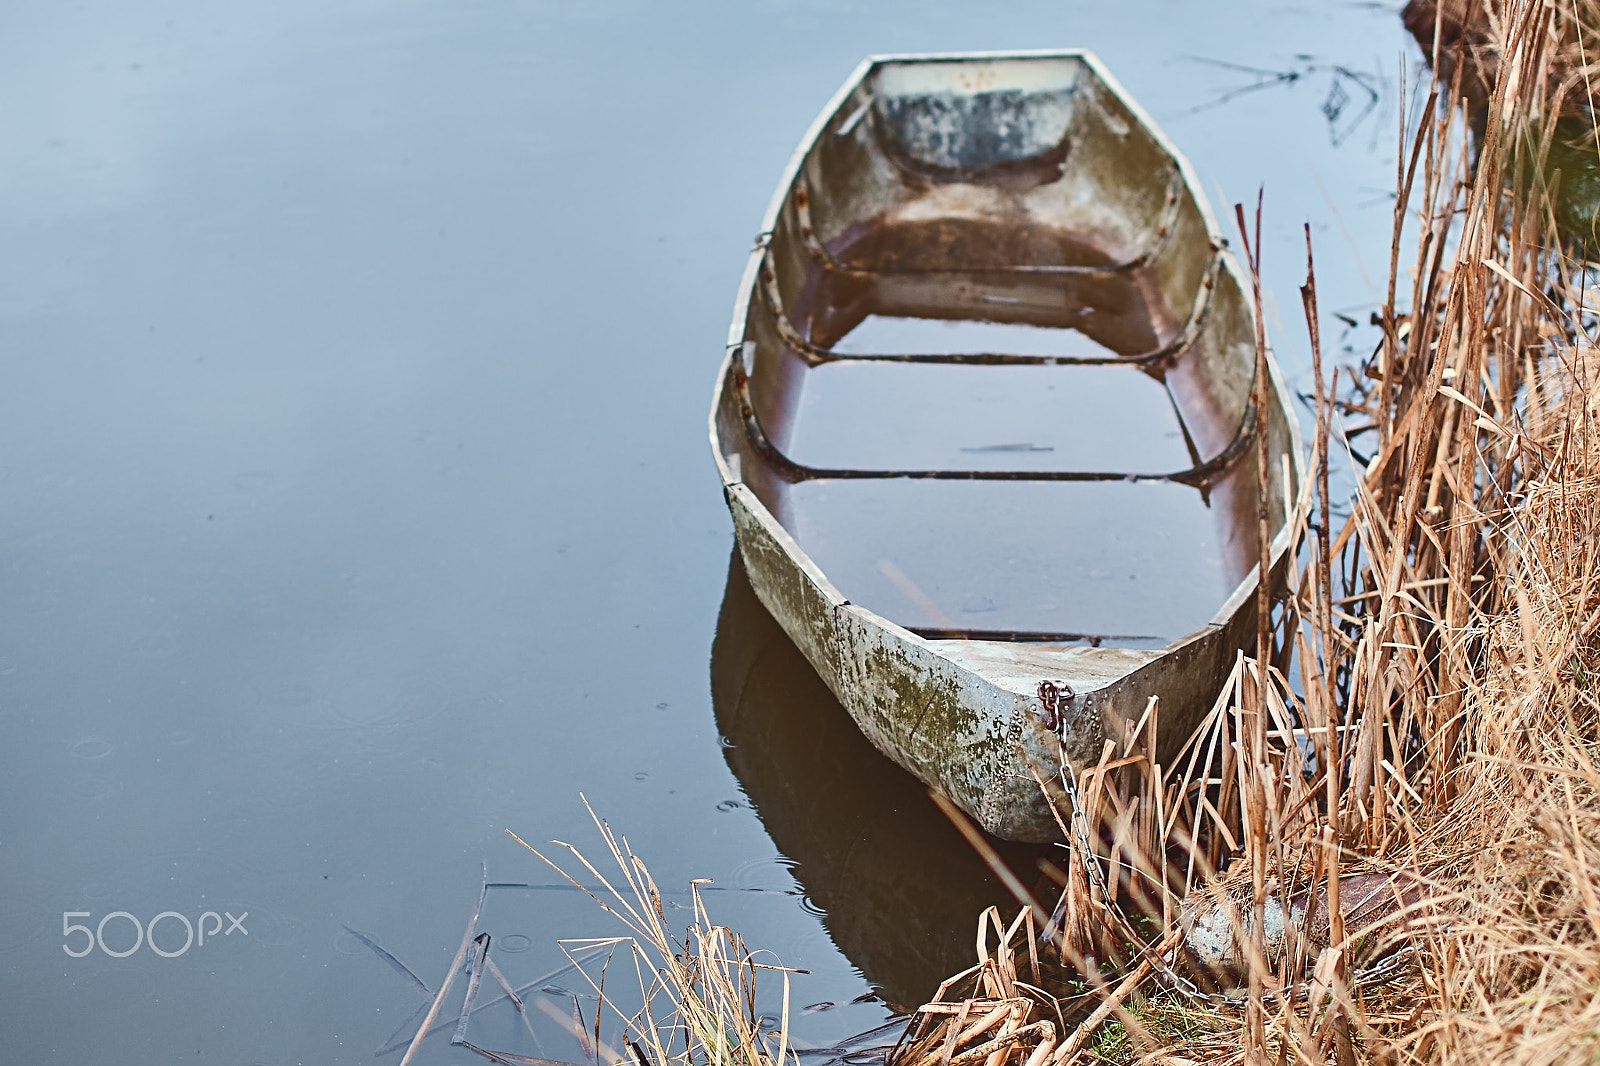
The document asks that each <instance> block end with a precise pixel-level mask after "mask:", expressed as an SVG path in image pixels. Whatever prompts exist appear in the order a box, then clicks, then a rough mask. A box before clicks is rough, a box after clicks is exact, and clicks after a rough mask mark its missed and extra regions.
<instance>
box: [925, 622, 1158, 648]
mask: <svg viewBox="0 0 1600 1066" xmlns="http://www.w3.org/2000/svg"><path fill="white" fill-rule="evenodd" d="M911 632H913V633H915V634H916V635H917V636H919V637H922V638H923V639H924V640H997V641H1003V642H1005V643H1007V644H1080V643H1082V644H1088V645H1089V646H1090V647H1094V648H1098V647H1100V645H1101V644H1102V643H1104V642H1106V641H1113V642H1124V641H1130V640H1154V641H1159V642H1160V643H1162V644H1165V643H1167V638H1166V637H1154V636H1146V635H1141V634H1136V633H1053V632H1048V631H1045V630H1033V629H961V628H953V629H952V628H948V627H946V628H937V627H917V626H912V627H911Z"/></svg>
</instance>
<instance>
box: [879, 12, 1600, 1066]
mask: <svg viewBox="0 0 1600 1066" xmlns="http://www.w3.org/2000/svg"><path fill="white" fill-rule="evenodd" d="M1413 6H1415V5H1413ZM1459 6H1460V5H1458V7H1459ZM1478 7H1481V13H1482V15H1483V18H1482V20H1481V23H1479V24H1477V25H1476V28H1474V29H1473V31H1472V34H1471V35H1463V34H1461V33H1456V35H1455V39H1456V40H1457V42H1461V41H1465V43H1466V44H1467V46H1469V48H1470V50H1471V51H1470V52H1469V54H1468V55H1466V56H1465V59H1466V61H1465V62H1463V61H1462V59H1463V57H1462V56H1461V55H1459V54H1458V55H1457V56H1456V57H1454V59H1453V60H1447V61H1442V62H1441V63H1440V64H1439V69H1440V70H1441V71H1444V72H1448V74H1449V76H1450V77H1451V79H1452V80H1451V81H1450V82H1449V83H1447V84H1444V85H1442V86H1440V87H1439V88H1438V90H1437V91H1436V94H1435V96H1434V97H1432V98H1430V100H1429V101H1428V106H1427V107H1426V108H1425V109H1424V111H1425V114H1426V115H1427V116H1428V118H1427V120H1426V121H1425V122H1424V124H1423V126H1422V127H1421V128H1420V129H1419V130H1418V131H1416V132H1415V134H1414V136H1413V137H1412V138H1411V139H1410V140H1409V143H1408V144H1407V143H1403V144H1402V147H1403V148H1407V150H1405V151H1403V152H1402V153H1401V155H1400V160H1401V165H1400V173H1399V174H1398V175H1397V182H1398V185H1399V188H1400V196H1399V197H1398V204H1399V205H1400V206H1399V207H1398V208H1397V211H1396V217H1395V227H1394V234H1395V237H1394V248H1393V254H1392V256H1391V281H1390V287H1389V293H1388V298H1387V301H1386V303H1385V306H1384V307H1383V310H1382V313H1381V319H1382V325H1383V334H1384V335H1383V342H1382V344H1381V345H1380V347H1379V349H1378V350H1377V351H1376V352H1375V353H1374V355H1373V357H1372V359H1371V360H1370V361H1369V362H1368V363H1367V364H1365V365H1363V366H1361V367H1357V368H1351V369H1350V370H1348V371H1345V372H1342V373H1340V374H1336V375H1334V377H1333V379H1332V380H1331V381H1328V382H1327V383H1326V384H1324V378H1323V371H1322V367H1321V365H1320V353H1319V354H1318V356H1317V359H1318V366H1317V368H1316V369H1317V379H1318V393H1319V395H1318V409H1319V412H1318V419H1317V431H1316V443H1315V447H1314V465H1315V466H1316V467H1317V469H1318V470H1319V477H1318V479H1317V483H1316V484H1315V485H1314V486H1307V493H1306V497H1305V498H1304V499H1303V500H1302V501H1301V506H1300V509H1299V511H1298V512H1297V518H1298V521H1300V523H1301V524H1302V527H1303V530H1302V531H1303V533H1304V535H1305V544H1306V549H1305V552H1304V554H1303V556H1302V558H1303V559H1304V561H1305V564H1306V565H1305V566H1304V569H1303V570H1302V571H1301V572H1300V573H1299V574H1298V575H1297V576H1296V577H1295V579H1293V580H1292V581H1291V582H1290V588H1289V590H1288V601H1287V604H1286V605H1285V606H1284V608H1283V609H1282V611H1281V612H1280V614H1279V616H1278V619H1277V623H1276V625H1275V627H1274V631H1273V641H1272V648H1271V650H1270V652H1268V653H1267V654H1266V655H1265V656H1263V655H1260V654H1258V655H1257V656H1256V660H1260V659H1262V658H1265V659H1266V660H1267V661H1268V662H1269V663H1270V664H1271V665H1268V666H1265V667H1263V665H1262V664H1261V663H1260V662H1259V661H1256V660H1252V659H1246V658H1243V657H1241V659H1240V662H1239V664H1238V666H1237V668H1236V669H1235V671H1234V674H1233V677H1232V678H1231V679H1230V682H1229V685H1228V687H1227V689H1226V690H1225V691H1224V692H1223V693H1222V694H1221V696H1220V698H1219V700H1218V702H1217V705H1216V707H1215V709H1214V710H1213V712H1212V714H1211V716H1210V717H1209V718H1208V719H1207V720H1206V721H1205V723H1204V724H1203V725H1202V727H1201V728H1200V730H1199V731H1198V732H1197V733H1196V734H1195V736H1194V737H1192V738H1191V739H1190V741H1189V746H1188V747H1187V748H1186V749H1185V751H1184V754H1183V756H1182V757H1181V758H1180V759H1179V760H1177V762H1176V763H1175V764H1174V766H1172V767H1169V768H1166V769H1163V768H1162V767H1161V766H1159V765H1157V764H1156V763H1155V762H1154V761H1153V759H1152V757H1151V752H1153V750H1154V745H1153V743H1152V736H1153V730H1154V719H1155V718H1156V717H1157V715H1158V713H1159V710H1158V708H1152V713H1151V714H1150V715H1149V716H1148V719H1147V722H1146V723H1141V726H1140V727H1137V728H1135V729H1133V730H1131V731H1130V735H1129V736H1127V737H1124V738H1122V739H1121V740H1120V741H1119V742H1112V743H1108V744H1107V747H1106V751H1105V755H1104V757H1103V758H1102V759H1101V761H1100V765H1099V766H1098V767H1096V768H1093V769H1091V770H1090V771H1089V772H1087V773H1084V774H1082V775H1081V776H1080V778H1079V780H1078V781H1077V782H1076V784H1077V788H1076V790H1075V794H1076V795H1077V797H1078V801H1079V806H1080V807H1081V810H1079V811H1070V812H1062V821H1063V829H1064V831H1065V834H1066V835H1067V837H1068V839H1069V840H1070V841H1071V852H1072V855H1071V858H1070V860H1069V861H1068V862H1067V863H1066V872H1065V873H1062V874H1061V875H1060V878H1059V879H1060V880H1061V882H1062V883H1063V886H1064V887H1063V894H1062V903H1061V905H1060V906H1059V907H1058V908H1057V917H1058V918H1059V919H1060V925H1059V926H1052V927H1051V930H1050V932H1051V933H1052V939H1053V947H1054V951H1053V957H1054V958H1056V959H1058V960H1059V961H1060V962H1061V963H1064V964H1065V967H1066V968H1067V969H1068V970H1070V971H1073V972H1076V973H1078V974H1081V975H1085V976H1086V977H1087V978H1088V990H1089V991H1090V992H1091V993H1092V994H1093V1001H1094V1002H1096V1003H1098V1004H1099V1006H1098V1008H1097V1009H1096V1010H1095V1011H1094V1012H1093V1013H1092V1014H1090V1015H1089V1016H1088V1017H1087V1018H1083V1019H1082V1020H1081V1021H1078V1020H1075V1021H1074V1024H1073V1025H1071V1026H1069V1025H1068V1024H1067V1021H1068V1018H1069V1017H1071V1012H1070V1010H1068V1009H1065V1008H1064V1007H1063V1004H1062V1001H1061V1000H1059V999H1056V1000H1053V1001H1050V1002H1041V1001H1040V1000H1038V998H1037V997H1034V996H1031V995H1022V996H1018V997H1012V998H1007V996H1008V995H1009V993H1008V992H1007V987H1008V986H1006V984H1005V977H1006V975H1008V974H1010V971H1008V970H1006V968H1005V967H1006V965H1007V964H1006V961H1005V960H1009V959H1011V958H1012V957H1013V956H1014V954H1015V955H1020V951H1021V949H1020V947H1019V946H1017V945H1015V944H1012V943H1011V942H1010V941H1007V942H1006V944H1005V945H1004V946H1003V947H1002V948H999V949H991V950H990V951H989V954H988V956H987V958H988V959H990V960H996V961H995V963H994V964H995V965H996V966H997V967H998V968H999V969H1000V971H1001V974H1000V976H999V977H992V978H984V980H987V981H988V984H986V985H984V986H983V987H982V988H976V989H970V990H962V991H965V992H967V993H968V994H969V995H970V997H973V998H969V999H967V1000H965V1001H962V1002H961V1003H952V1002H944V1003H940V1004H934V1005H930V1007H928V1008H925V1009H924V1010H925V1013H924V1015H923V1018H922V1020H921V1021H919V1023H918V1028H917V1030H916V1031H915V1032H916V1034H917V1038H916V1039H914V1040H912V1041H911V1042H910V1043H908V1044H907V1045H906V1047H905V1048H904V1049H903V1051H902V1053H901V1055H900V1057H899V1059H898V1061H899V1062H902V1063H905V1064H908V1066H944V1064H947V1063H950V1062H955V1061H958V1060H959V1061H962V1062H966V1061H972V1060H970V1059H967V1058H963V1057H962V1056H963V1055H964V1054H967V1055H972V1056H974V1057H976V1056H977V1055H978V1052H980V1051H982V1052H984V1053H985V1055H987V1058H986V1066H1002V1064H1004V1063H1023V1064H1026V1066H1065V1064H1066V1063H1068V1062H1071V1061H1074V1060H1077V1059H1081V1058H1085V1057H1088V1058H1098V1059H1104V1060H1111V1061H1126V1062H1132V1061H1150V1062H1158V1061H1172V1062H1186V1063H1193V1062H1216V1063H1220V1062H1243V1063H1258V1062H1266V1061H1269V1060H1271V1061H1289V1060H1293V1061H1296V1062H1316V1063H1326V1062H1336V1063H1340V1064H1341V1066H1344V1064H1349V1063H1354V1062H1356V1061H1374V1062H1383V1063H1400V1062H1417V1063H1434V1062H1439V1063H1477V1062H1530V1063H1533V1062H1540V1063H1543V1062H1551V1063H1555V1062H1580V1061H1581V1062H1593V1061H1596V1060H1597V1059H1600V995H1597V989H1600V755H1597V753H1600V705H1597V699H1596V693H1597V685H1600V641H1597V631H1600V354H1597V352H1600V349H1597V347H1596V343H1597V342H1596V340H1595V335H1594V331H1595V327H1596V306H1595V305H1596V303H1597V302H1600V276H1597V274H1596V272H1595V270H1594V268H1592V267H1587V266H1584V265H1581V264H1578V263H1575V262H1572V261H1569V260H1567V259H1565V258H1563V255H1562V249H1561V247H1560V243H1559V238H1558V236H1557V231H1556V229H1555V226H1554V219H1553V216H1552V211H1551V206H1550V200H1549V197H1548V195H1547V194H1548V190H1547V189H1545V188H1543V187H1542V186H1541V184H1540V178H1539V175H1541V174H1542V173H1544V168H1543V166H1542V162H1543V159H1544V157H1545V154H1546V153H1547V152H1548V150H1549V147H1550V143H1551V139H1552V133H1553V130H1554V127H1555V121H1556V118H1557V115H1558V113H1559V112H1560V111H1562V109H1563V108H1568V109H1570V101H1571V99H1572V95H1573V93H1574V91H1575V90H1574V86H1575V85H1579V84H1580V83H1583V81H1584V79H1585V78H1587V77H1588V76H1589V74H1590V72H1591V67H1590V65H1589V63H1588V61H1587V59H1586V58H1585V57H1587V56H1595V55H1600V40H1597V39H1596V37H1595V36H1594V35H1593V34H1592V32H1591V29H1592V28H1593V27H1594V26H1596V25H1597V22H1600V20H1597V19H1596V18H1595V17H1594V16H1595V13H1596V11H1597V10H1600V8H1597V6H1596V5H1593V4H1588V5H1577V6H1574V5H1572V4H1566V5H1555V4H1541V3H1536V2H1529V0H1496V2H1493V3H1490V4H1487V5H1478ZM1457 29H1459V27H1457ZM1450 36H1451V30H1450V27H1445V28H1444V29H1443V30H1441V32H1440V33H1439V34H1438V38H1437V39H1438V40H1439V41H1440V42H1441V48H1443V46H1444V45H1445V44H1447V43H1448V42H1449V39H1450ZM1439 54H1440V55H1441V58H1444V53H1443V52H1442V51H1441V52H1440V53H1439ZM1486 59H1488V60H1492V62H1488V61H1486ZM1480 74H1482V75H1483V76H1485V77H1486V78H1488V79H1490V80H1489V81H1488V83H1487V84H1486V85H1484V86H1480V87H1479V88H1478V89H1476V90H1472V89H1470V87H1464V82H1468V81H1470V80H1471V79H1472V78H1473V77H1477V76H1479V75H1480ZM1463 97H1466V98H1469V100H1472V101H1473V102H1476V103H1477V104H1479V105H1480V106H1479V107H1478V108H1477V111H1478V119H1479V121H1480V122H1481V124H1482V126H1481V130H1480V131H1479V132H1478V133H1477V134H1476V135H1475V140H1474V135H1472V134H1469V132H1468V131H1467V130H1466V129H1465V128H1464V126H1465V124H1466V123H1465V116H1464V115H1463V113H1462V110H1461V109H1458V108H1453V107H1449V106H1439V104H1438V101H1439V100H1441V99H1442V100H1446V101H1450V100H1461V99H1463ZM1589 98H1590V94H1589V92H1588V89H1587V87H1586V86H1585V87H1584V89H1583V92H1582V99H1583V100H1584V102H1585V106H1587V101H1588V100H1589ZM1590 151H1594V149H1593V148H1592V147H1591V149H1590ZM1406 212H1410V216H1409V217H1410V218H1411V220H1412V221H1413V222H1414V224H1415V225H1414V228H1415V231H1416V232H1417V237H1416V243H1415V246H1414V248H1413V249H1412V252H1411V254H1409V255H1408V254H1406V253H1405V250H1404V249H1403V248H1402V236H1401V235H1402V230H1403V224H1404V223H1405V222H1406V221H1407V218H1408V216H1407V214H1406ZM1240 223H1241V227H1240V228H1241V231H1243V230H1244V225H1243V223H1244V218H1243V213H1242V212H1240ZM1242 235H1243V236H1244V237H1245V245H1246V251H1247V253H1248V251H1249V246H1250V244H1251V242H1250V240H1249V234H1248V233H1247V232H1243V233H1242ZM1308 268H1309V256H1308ZM1304 295H1305V298H1306V303H1307V312H1308V314H1307V317H1308V321H1309V322H1310V324H1311V328H1312V342H1313V350H1314V351H1317V350H1318V348H1319V345H1318V338H1317V336H1316V330H1315V325H1316V308H1315V285H1314V281H1313V280H1312V279H1311V276H1310V271H1309V269H1308V279H1307V285H1306V288H1305V290H1304ZM1402 306H1409V307H1410V308H1411V309H1412V310H1411V311H1410V312H1409V313H1402V312H1400V311H1399V310H1397V308H1399V307H1402ZM1352 442H1355V443H1359V447H1360V451H1361V452H1364V453H1366V456H1370V459H1368V458H1366V456H1363V465H1362V466H1358V467H1356V468H1355V469H1353V470H1352V473H1353V475H1354V479H1355V481H1356V483H1357V491H1356V497H1355V500H1354V501H1353V504H1352V509H1351V514H1350V515H1349V517H1348V518H1347V519H1345V520H1343V521H1339V522H1336V521H1335V520H1334V519H1333V518H1332V515H1331V507H1330V501H1329V499H1328V495H1329V490H1328V476H1327V464H1328V462H1329V460H1330V457H1334V458H1337V459H1338V461H1341V462H1342V461H1344V460H1345V456H1346V455H1353V454H1354V453H1355V450H1356V449H1355V446H1354V443H1352ZM1286 673H1288V674H1289V675H1292V678H1293V681H1294V683H1293V684H1291V683H1290V677H1289V676H1285V675H1286ZM1028 913H1029V914H1030V915H1038V914H1041V913H1042V912H1038V911H1037V909H1036V907H1035V908H1030V910H1029V911H1028ZM1284 916H1287V920H1284ZM990 921H991V924H996V923H994V920H993V919H991V920H990ZM1024 924H1026V923H1024ZM996 928H998V926H997V924H996ZM1019 929H1020V927H1018V926H1015V925H1014V926H1013V927H1012V928H1011V930H1010V932H1011V933H1012V936H1013V938H1014V937H1015V936H1018V935H1021V934H1020V932H1019ZM1179 938H1182V940H1181V947H1180V948H1179V949H1178V950H1173V945H1174V944H1175V943H1177V942H1178V941H1179ZM1141 944H1146V945H1148V946H1147V947H1143V948H1141V947H1140V945H1141ZM1046 969H1048V967H1046ZM1102 974H1104V976H1102ZM1119 978H1120V980H1119ZM966 979H967V980H973V979H975V978H974V976H973V975H968V976H967V978H966ZM1010 980H1012V981H1013V982H1014V981H1015V977H1014V974H1010ZM1035 984H1037V985H1040V986H1044V985H1050V984H1051V981H1050V980H1049V978H1048V976H1047V975H1044V976H1038V977H1036V979H1035ZM1113 985H1115V986H1116V987H1112V986H1113ZM946 991H948V990H946ZM1058 991H1059V990H1058ZM963 1007H964V1008H965V1012H964V1013H962V1009H963ZM983 1008H989V1011H990V1013H993V1012H996V1011H1000V1012H1002V1017H1003V1025H1004V1026H1006V1027H1009V1029H1007V1030H1003V1031H1009V1032H1013V1033H1020V1032H1022V1031H1024V1030H1025V1029H1026V1028H1027V1027H1028V1026H1029V1025H1038V1026H1040V1028H1039V1029H1037V1030H1035V1036H1034V1038H1033V1039H1031V1040H1030V1041H1027V1042H1023V1043H1021V1044H1020V1045H1019V1044H1015V1043H1014V1044H1012V1045H1008V1046H1007V1047H1006V1048H999V1047H997V1046H992V1038H991V1045H978V1046H974V1044H973V1041H975V1040H977V1039H978V1038H979V1037H980V1036H987V1035H988V1032H990V1031H985V1032H983V1033H975V1032H973V1030H974V1029H975V1026H974V1025H973V1024H972V1023H971V1022H970V1021H969V1019H971V1018H972V1017H973V1016H974V1011H977V1010H981V1009H983ZM1004 1011H1010V1013H1004ZM1079 1014H1081V1011H1079ZM984 1017H985V1018H987V1017H988V1014H985V1015H984ZM934 1018H938V1019H942V1021H940V1022H939V1023H937V1024H935V1023H934V1022H932V1021H930V1020H929V1019H934ZM1046 1022H1049V1023H1050V1025H1049V1026H1048V1027H1046V1026H1045V1025H1044V1023H1046ZM963 1026H965V1029H963Z"/></svg>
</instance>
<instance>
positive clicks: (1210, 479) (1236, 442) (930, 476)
mask: <svg viewBox="0 0 1600 1066" xmlns="http://www.w3.org/2000/svg"><path fill="white" fill-rule="evenodd" d="M730 373H731V374H732V376H733V385H734V389H735V391H736V393H737V395H738V398H739V413H740V415H741V416H742V419H743V421H744V430H745V435H746V436H747V437H748V438H749V440H750V444H751V446H752V447H754V448H755V450H756V453H757V454H759V455H760V456H761V457H762V458H763V459H765V460H766V461H767V465H768V466H770V467H771V468H772V471H773V472H774V473H775V474H777V475H778V476H779V477H780V478H782V479H783V480H785V481H787V482H789V483H791V484H798V483H800V482H802V481H866V480H912V481H1132V482H1142V481H1171V482H1176V483H1177V484H1179V485H1188V486H1190V487H1192V488H1197V489H1200V490H1201V491H1205V490H1207V489H1209V488H1210V487H1211V486H1212V485H1213V484H1215V483H1216V482H1217V481H1218V480H1220V479H1221V478H1222V477H1223V476H1224V475H1225V474H1227V472H1228V470H1229V468H1230V467H1232V466H1233V464H1234V463H1235V462H1237V461H1238V460H1239V458H1240V457H1241V456H1243V455H1244V454H1245V453H1246V452H1247V451H1249V448H1250V442H1251V441H1252V440H1253V439H1254V438H1255V419H1256V415H1255V411H1256V404H1255V399H1254V396H1255V389H1254V387H1253V386H1252V388H1251V400H1250V402H1249V403H1248V404H1246V405H1245V409H1244V415H1243V417H1241V418H1240V419H1239V425H1238V428H1236V429H1235V430H1234V432H1233V439H1232V440H1230V441H1228V444H1227V446H1226V447H1225V448H1223V449H1222V451H1220V452H1218V453H1217V454H1216V455H1215V456H1213V457H1212V458H1210V459H1208V460H1206V461H1205V462H1203V463H1199V464H1197V465H1195V466H1192V467H1190V468H1189V469H1187V470H1178V471H1174V472H1172V473H1167V474H1140V473H1128V472H1114V471H1091V470H938V469H936V470H859V469H855V468H852V467H838V468H830V467H819V466H808V465H806V464H804V463H797V462H795V461H794V460H793V459H791V458H789V457H788V456H787V455H785V454H784V453H783V452H782V450H780V449H779V448H778V446H777V445H776V444H773V443H772V439H771V438H770V437H768V436H767V431H766V429H765V428H764V427H763V426H762V425H761V419H760V418H759V417H758V416H757V415H756V409H755V404H754V403H753V402H752V401H751V399H750V376H749V374H748V373H746V372H745V368H744V361H743V360H742V359H736V360H734V361H733V365H732V369H731V371H730Z"/></svg>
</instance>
